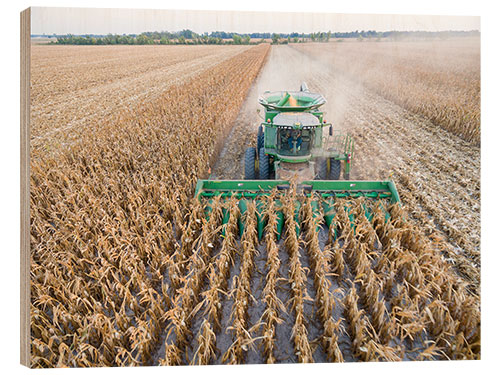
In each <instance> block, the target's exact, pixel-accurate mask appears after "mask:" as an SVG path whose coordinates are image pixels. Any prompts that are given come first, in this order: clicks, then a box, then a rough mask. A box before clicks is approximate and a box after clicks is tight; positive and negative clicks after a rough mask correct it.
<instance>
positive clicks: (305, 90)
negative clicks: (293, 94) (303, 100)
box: [300, 82, 309, 92]
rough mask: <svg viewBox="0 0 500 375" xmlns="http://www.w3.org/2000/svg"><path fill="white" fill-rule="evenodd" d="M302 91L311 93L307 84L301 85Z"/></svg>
mask: <svg viewBox="0 0 500 375" xmlns="http://www.w3.org/2000/svg"><path fill="white" fill-rule="evenodd" d="M300 91H304V92H309V87H307V83H305V82H302V84H301V85H300Z"/></svg>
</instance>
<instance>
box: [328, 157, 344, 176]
mask: <svg viewBox="0 0 500 375" xmlns="http://www.w3.org/2000/svg"><path fill="white" fill-rule="evenodd" d="M341 169H342V168H341V165H340V160H336V159H330V180H338V179H340V171H341Z"/></svg>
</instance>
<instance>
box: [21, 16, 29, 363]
mask: <svg viewBox="0 0 500 375" xmlns="http://www.w3.org/2000/svg"><path fill="white" fill-rule="evenodd" d="M20 26H21V33H20V35H21V41H20V42H21V43H20V46H21V58H20V61H21V67H20V71H21V90H20V93H21V106H20V108H21V113H20V115H21V121H20V123H21V158H20V159H21V179H20V181H21V215H20V217H21V284H20V286H21V319H20V322H21V340H20V343H21V350H20V353H21V364H22V365H24V366H28V367H29V366H30V279H29V275H30V273H29V267H30V246H29V225H30V207H29V202H30V200H29V176H30V167H29V166H30V163H29V160H30V153H29V139H30V60H31V59H30V58H31V48H30V47H31V46H30V39H31V36H30V34H31V9H30V8H28V9H26V10H24V11H22V12H21V23H20Z"/></svg>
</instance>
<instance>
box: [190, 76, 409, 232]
mask: <svg viewBox="0 0 500 375" xmlns="http://www.w3.org/2000/svg"><path fill="white" fill-rule="evenodd" d="M258 100H259V103H260V104H261V105H262V106H263V107H264V108H265V116H264V119H263V120H264V121H263V122H262V123H261V124H260V125H259V128H258V133H257V142H256V144H257V146H256V147H249V148H247V149H246V151H245V159H244V180H199V181H198V183H197V186H196V191H195V196H196V197H197V198H198V199H200V200H201V201H203V202H204V207H205V213H206V215H207V218H208V217H209V215H210V213H211V210H212V208H211V207H212V205H213V202H214V200H217V201H218V202H220V201H221V200H222V201H228V200H230V199H237V200H238V207H239V211H240V219H239V230H240V234H242V233H243V231H244V226H245V225H244V220H243V217H244V216H245V212H246V211H247V206H248V204H249V203H250V202H253V203H255V207H256V212H257V230H258V237H259V239H260V238H261V237H262V235H263V232H264V228H265V225H266V217H265V215H264V211H265V210H266V207H265V206H269V202H270V201H271V200H272V201H274V202H275V203H273V205H274V208H275V210H276V212H277V215H278V218H277V220H276V222H277V225H276V228H275V229H276V235H277V239H279V237H280V234H281V230H282V227H283V224H284V219H283V214H282V212H281V210H280V208H281V207H282V205H283V204H286V203H285V202H288V203H290V202H289V201H288V200H289V198H290V197H293V200H294V202H293V205H294V206H295V222H296V226H297V227H296V230H297V235H298V234H299V232H300V217H299V211H300V206H301V205H302V204H303V203H304V201H305V199H309V201H310V202H311V204H312V208H313V215H314V217H315V218H318V225H319V223H323V222H324V223H325V224H326V225H327V226H328V227H330V226H331V225H332V222H333V221H334V218H335V215H336V204H335V203H336V202H337V201H339V200H343V201H344V200H345V202H348V201H349V200H350V199H357V198H360V199H361V200H363V201H365V200H369V201H370V204H366V205H365V204H363V207H365V208H366V209H364V210H363V212H364V214H365V216H366V217H367V218H370V216H371V209H370V208H369V207H374V203H375V205H377V202H379V203H380V204H378V206H380V207H381V208H383V209H384V210H385V213H386V215H387V217H388V216H389V212H388V211H387V210H386V209H387V207H389V205H391V204H394V203H398V202H399V195H398V192H397V190H396V187H395V185H394V183H393V182H392V181H352V180H349V175H350V171H351V161H352V159H353V153H354V142H353V140H352V138H351V137H350V136H349V135H348V134H341V133H340V132H338V131H334V130H333V125H332V124H331V123H329V122H327V121H326V119H324V112H322V111H321V110H320V109H319V108H320V107H321V106H322V105H323V104H325V103H326V100H325V98H324V97H323V96H322V95H320V94H316V93H311V92H310V91H309V89H308V88H307V85H306V84H305V83H303V84H302V85H301V87H300V90H299V91H294V92H288V91H279V92H265V93H264V94H263V95H261V96H260V97H259V99H258ZM341 175H343V177H344V179H345V180H341V179H340V177H341ZM253 203H252V204H253ZM347 205H349V203H347ZM344 208H345V207H344ZM345 209H346V210H347V213H348V214H349V215H348V217H349V219H350V220H351V221H352V224H353V223H354V222H355V218H354V217H353V215H354V213H350V212H349V207H347V208H345ZM222 216H223V218H222V224H225V223H227V221H228V219H229V214H228V212H227V210H223V214H222ZM353 225H354V224H353Z"/></svg>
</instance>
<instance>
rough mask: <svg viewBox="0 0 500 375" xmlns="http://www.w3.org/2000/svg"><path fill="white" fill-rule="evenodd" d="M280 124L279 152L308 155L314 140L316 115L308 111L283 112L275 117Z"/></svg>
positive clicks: (282, 153) (282, 154)
mask: <svg viewBox="0 0 500 375" xmlns="http://www.w3.org/2000/svg"><path fill="white" fill-rule="evenodd" d="M273 122H274V124H276V125H277V126H278V134H277V136H278V139H277V140H278V142H277V143H278V145H277V146H278V149H277V151H278V154H279V155H281V156H290V157H294V156H308V155H310V153H311V147H312V145H313V140H314V131H315V127H316V126H318V125H320V122H319V120H318V118H317V117H316V116H314V115H313V114H311V113H307V112H302V113H300V112H282V113H280V114H278V115H276V116H275V117H274V120H273Z"/></svg>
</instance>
